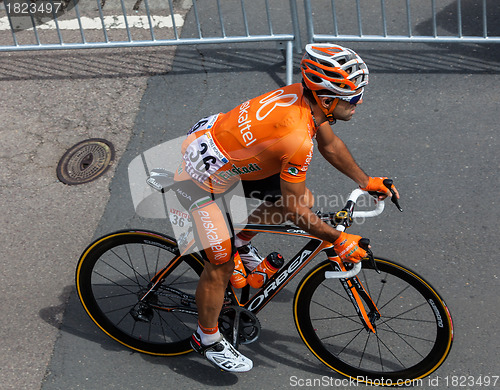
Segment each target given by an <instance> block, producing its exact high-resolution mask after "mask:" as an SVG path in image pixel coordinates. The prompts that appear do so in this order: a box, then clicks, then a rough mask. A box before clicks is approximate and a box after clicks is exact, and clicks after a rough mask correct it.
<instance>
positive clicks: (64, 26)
mask: <svg viewBox="0 0 500 390" xmlns="http://www.w3.org/2000/svg"><path fill="white" fill-rule="evenodd" d="M16 19H18V18H12V22H13V24H14V29H19V28H21V29H24V30H33V27H30V28H26V27H27V26H26V24H25V23H29V25H30V26H31V20H30V19H29V18H23V19H24V21H23V26H21V25H19V24H18V25H16ZM26 19H27V20H26ZM103 20H104V25H105V26H106V30H108V29H125V28H126V25H125V17H124V16H123V15H117V16H104V17H103ZM174 20H175V25H176V27H182V26H183V25H184V19H183V18H182V16H181V15H178V14H174ZM80 21H81V23H82V28H83V29H84V30H102V21H101V18H88V17H86V16H82V17H81V18H80ZM41 22H42V23H43V24H37V26H36V28H37V30H55V29H56V22H55V21H54V20H50V19H42V20H41ZM57 23H58V25H59V29H61V30H79V29H80V24H79V23H78V19H67V20H58V21H57ZM127 23H128V26H129V28H143V29H149V28H150V25H149V19H148V17H147V16H146V15H131V16H127ZM151 25H152V27H153V28H172V27H173V23H172V17H171V16H158V15H152V16H151ZM1 30H10V24H9V19H8V18H7V16H5V17H3V18H0V31H1Z"/></svg>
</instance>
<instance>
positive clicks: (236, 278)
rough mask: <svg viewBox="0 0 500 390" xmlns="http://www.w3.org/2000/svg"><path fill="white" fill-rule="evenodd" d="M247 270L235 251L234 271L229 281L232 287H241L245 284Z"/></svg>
mask: <svg viewBox="0 0 500 390" xmlns="http://www.w3.org/2000/svg"><path fill="white" fill-rule="evenodd" d="M246 278H247V272H246V271H245V267H244V266H243V262H242V261H241V257H240V254H239V253H238V252H236V254H235V255H234V271H233V274H232V275H231V279H229V280H230V282H231V284H232V285H233V287H234V288H243V287H245V286H246V285H247V279H246Z"/></svg>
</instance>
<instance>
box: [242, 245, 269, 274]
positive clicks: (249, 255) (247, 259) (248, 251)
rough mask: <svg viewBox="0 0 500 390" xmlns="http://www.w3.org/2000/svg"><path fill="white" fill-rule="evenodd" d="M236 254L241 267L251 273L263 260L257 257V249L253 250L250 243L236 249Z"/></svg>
mask: <svg viewBox="0 0 500 390" xmlns="http://www.w3.org/2000/svg"><path fill="white" fill-rule="evenodd" d="M238 253H239V254H240V257H241V261H242V262H243V265H244V266H245V268H246V269H247V270H248V271H249V272H252V271H253V270H254V269H255V268H257V266H258V265H259V264H260V263H262V260H264V258H263V257H262V256H261V255H259V252H258V251H257V248H255V247H254V246H253V245H252V244H251V243H248V244H246V245H243V246H240V247H239V248H238Z"/></svg>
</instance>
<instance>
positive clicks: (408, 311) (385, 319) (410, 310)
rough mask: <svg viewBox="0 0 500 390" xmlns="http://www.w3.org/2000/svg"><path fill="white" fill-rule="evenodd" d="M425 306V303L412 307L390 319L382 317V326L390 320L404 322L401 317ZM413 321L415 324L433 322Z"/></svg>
mask: <svg viewBox="0 0 500 390" xmlns="http://www.w3.org/2000/svg"><path fill="white" fill-rule="evenodd" d="M425 305H427V302H423V303H421V304H420V305H418V306H415V307H412V308H411V309H408V310H406V311H404V312H402V313H399V314H398V315H395V316H390V317H386V316H384V321H383V322H382V324H385V323H386V322H389V321H392V320H397V319H403V320H405V318H401V316H403V315H405V314H408V313H410V312H412V311H415V310H417V309H419V308H421V307H422V306H425ZM406 320H408V319H406ZM413 321H415V322H432V323H433V322H434V321H429V320H418V319H415V320H413Z"/></svg>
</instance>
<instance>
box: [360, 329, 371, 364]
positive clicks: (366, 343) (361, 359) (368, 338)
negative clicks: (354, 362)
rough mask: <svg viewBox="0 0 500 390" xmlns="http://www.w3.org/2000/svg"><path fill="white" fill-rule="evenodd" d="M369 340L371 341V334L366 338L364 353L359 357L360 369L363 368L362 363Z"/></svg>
mask: <svg viewBox="0 0 500 390" xmlns="http://www.w3.org/2000/svg"><path fill="white" fill-rule="evenodd" d="M368 340H370V333H368V336H367V337H366V342H365V346H364V348H363V352H362V353H361V356H360V357H359V364H358V368H359V367H361V363H362V362H363V357H364V356H365V352H366V347H367V346H368Z"/></svg>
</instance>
